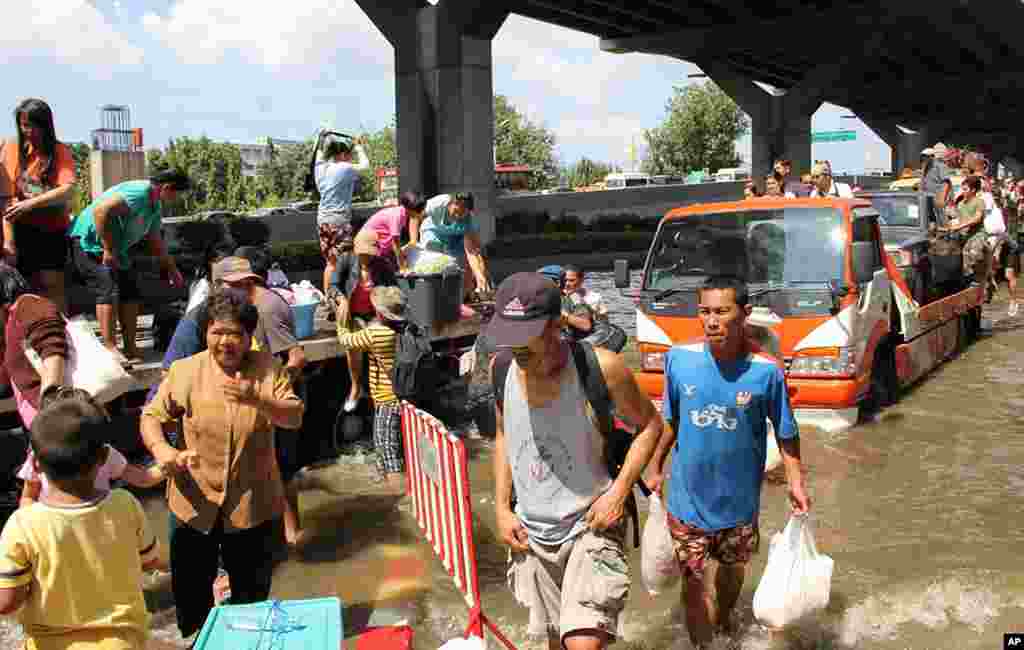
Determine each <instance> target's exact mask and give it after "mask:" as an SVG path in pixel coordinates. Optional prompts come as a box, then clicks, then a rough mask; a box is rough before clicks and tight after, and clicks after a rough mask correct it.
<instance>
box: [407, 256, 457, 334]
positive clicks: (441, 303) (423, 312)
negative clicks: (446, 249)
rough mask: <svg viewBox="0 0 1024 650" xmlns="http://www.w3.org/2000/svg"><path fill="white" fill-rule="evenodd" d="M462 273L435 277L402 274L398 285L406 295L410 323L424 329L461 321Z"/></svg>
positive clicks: (436, 274) (454, 271)
mask: <svg viewBox="0 0 1024 650" xmlns="http://www.w3.org/2000/svg"><path fill="white" fill-rule="evenodd" d="M462 274H463V272H462V271H461V270H459V269H456V270H452V271H445V272H444V273H435V274H432V275H419V274H415V273H410V274H408V275H400V276H399V277H398V286H399V287H400V288H401V289H402V290H403V291H404V292H405V295H406V301H407V307H406V309H407V310H408V313H409V318H410V320H412V321H413V322H414V323H416V324H417V325H420V326H422V327H431V326H433V325H435V324H439V323H451V322H454V321H457V320H459V314H460V313H461V311H460V308H461V306H462Z"/></svg>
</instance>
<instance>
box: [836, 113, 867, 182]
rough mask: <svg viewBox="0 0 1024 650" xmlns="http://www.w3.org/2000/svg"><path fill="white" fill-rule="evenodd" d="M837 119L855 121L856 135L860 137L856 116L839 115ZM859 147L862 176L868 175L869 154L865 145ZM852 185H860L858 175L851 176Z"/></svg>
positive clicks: (858, 120) (858, 119)
mask: <svg viewBox="0 0 1024 650" xmlns="http://www.w3.org/2000/svg"><path fill="white" fill-rule="evenodd" d="M839 119H841V120H857V125H856V129H855V130H856V131H857V135H858V136H860V118H859V117H857V116H856V115H840V116H839ZM861 146H863V147H864V174H867V173H868V170H867V166H868V159H869V155H870V154H868V150H867V147H866V145H865V144H864V143H863V142H862V144H861ZM853 184H854V185H860V179H859V177H858V175H857V174H856V173H854V175H853Z"/></svg>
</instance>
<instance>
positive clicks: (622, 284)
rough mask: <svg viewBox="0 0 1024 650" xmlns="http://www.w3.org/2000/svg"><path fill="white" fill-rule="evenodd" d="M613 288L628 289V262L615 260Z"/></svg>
mask: <svg viewBox="0 0 1024 650" xmlns="http://www.w3.org/2000/svg"><path fill="white" fill-rule="evenodd" d="M615 288H616V289H628V288H629V260H615Z"/></svg>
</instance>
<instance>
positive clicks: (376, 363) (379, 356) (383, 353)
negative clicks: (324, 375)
mask: <svg viewBox="0 0 1024 650" xmlns="http://www.w3.org/2000/svg"><path fill="white" fill-rule="evenodd" d="M338 342H339V343H340V345H341V347H342V348H344V349H346V350H363V351H366V352H369V356H370V396H371V397H372V398H373V402H374V404H388V403H390V402H397V401H398V397H396V396H395V390H394V388H393V387H392V386H391V368H392V367H394V365H395V348H396V347H397V345H398V333H397V332H396V331H395V330H393V329H391V328H390V327H388V326H387V325H383V324H381V323H378V322H373V323H370V324H369V325H368V326H367V327H366V328H365V329H361V330H359V331H358V332H352V331H350V330H348V329H345V328H344V327H342V326H339V327H338Z"/></svg>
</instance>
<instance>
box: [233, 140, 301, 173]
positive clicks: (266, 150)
mask: <svg viewBox="0 0 1024 650" xmlns="http://www.w3.org/2000/svg"><path fill="white" fill-rule="evenodd" d="M289 144H302V141H301V140H284V139H281V138H263V139H262V140H261V141H260V142H257V143H256V144H239V145H235V146H237V147H238V152H239V153H240V154H241V156H242V175H243V176H255V175H256V174H257V172H259V168H260V165H265V164H266V163H268V162H270V152H271V150H272V149H271V147H272V145H273V146H278V145H289Z"/></svg>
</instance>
